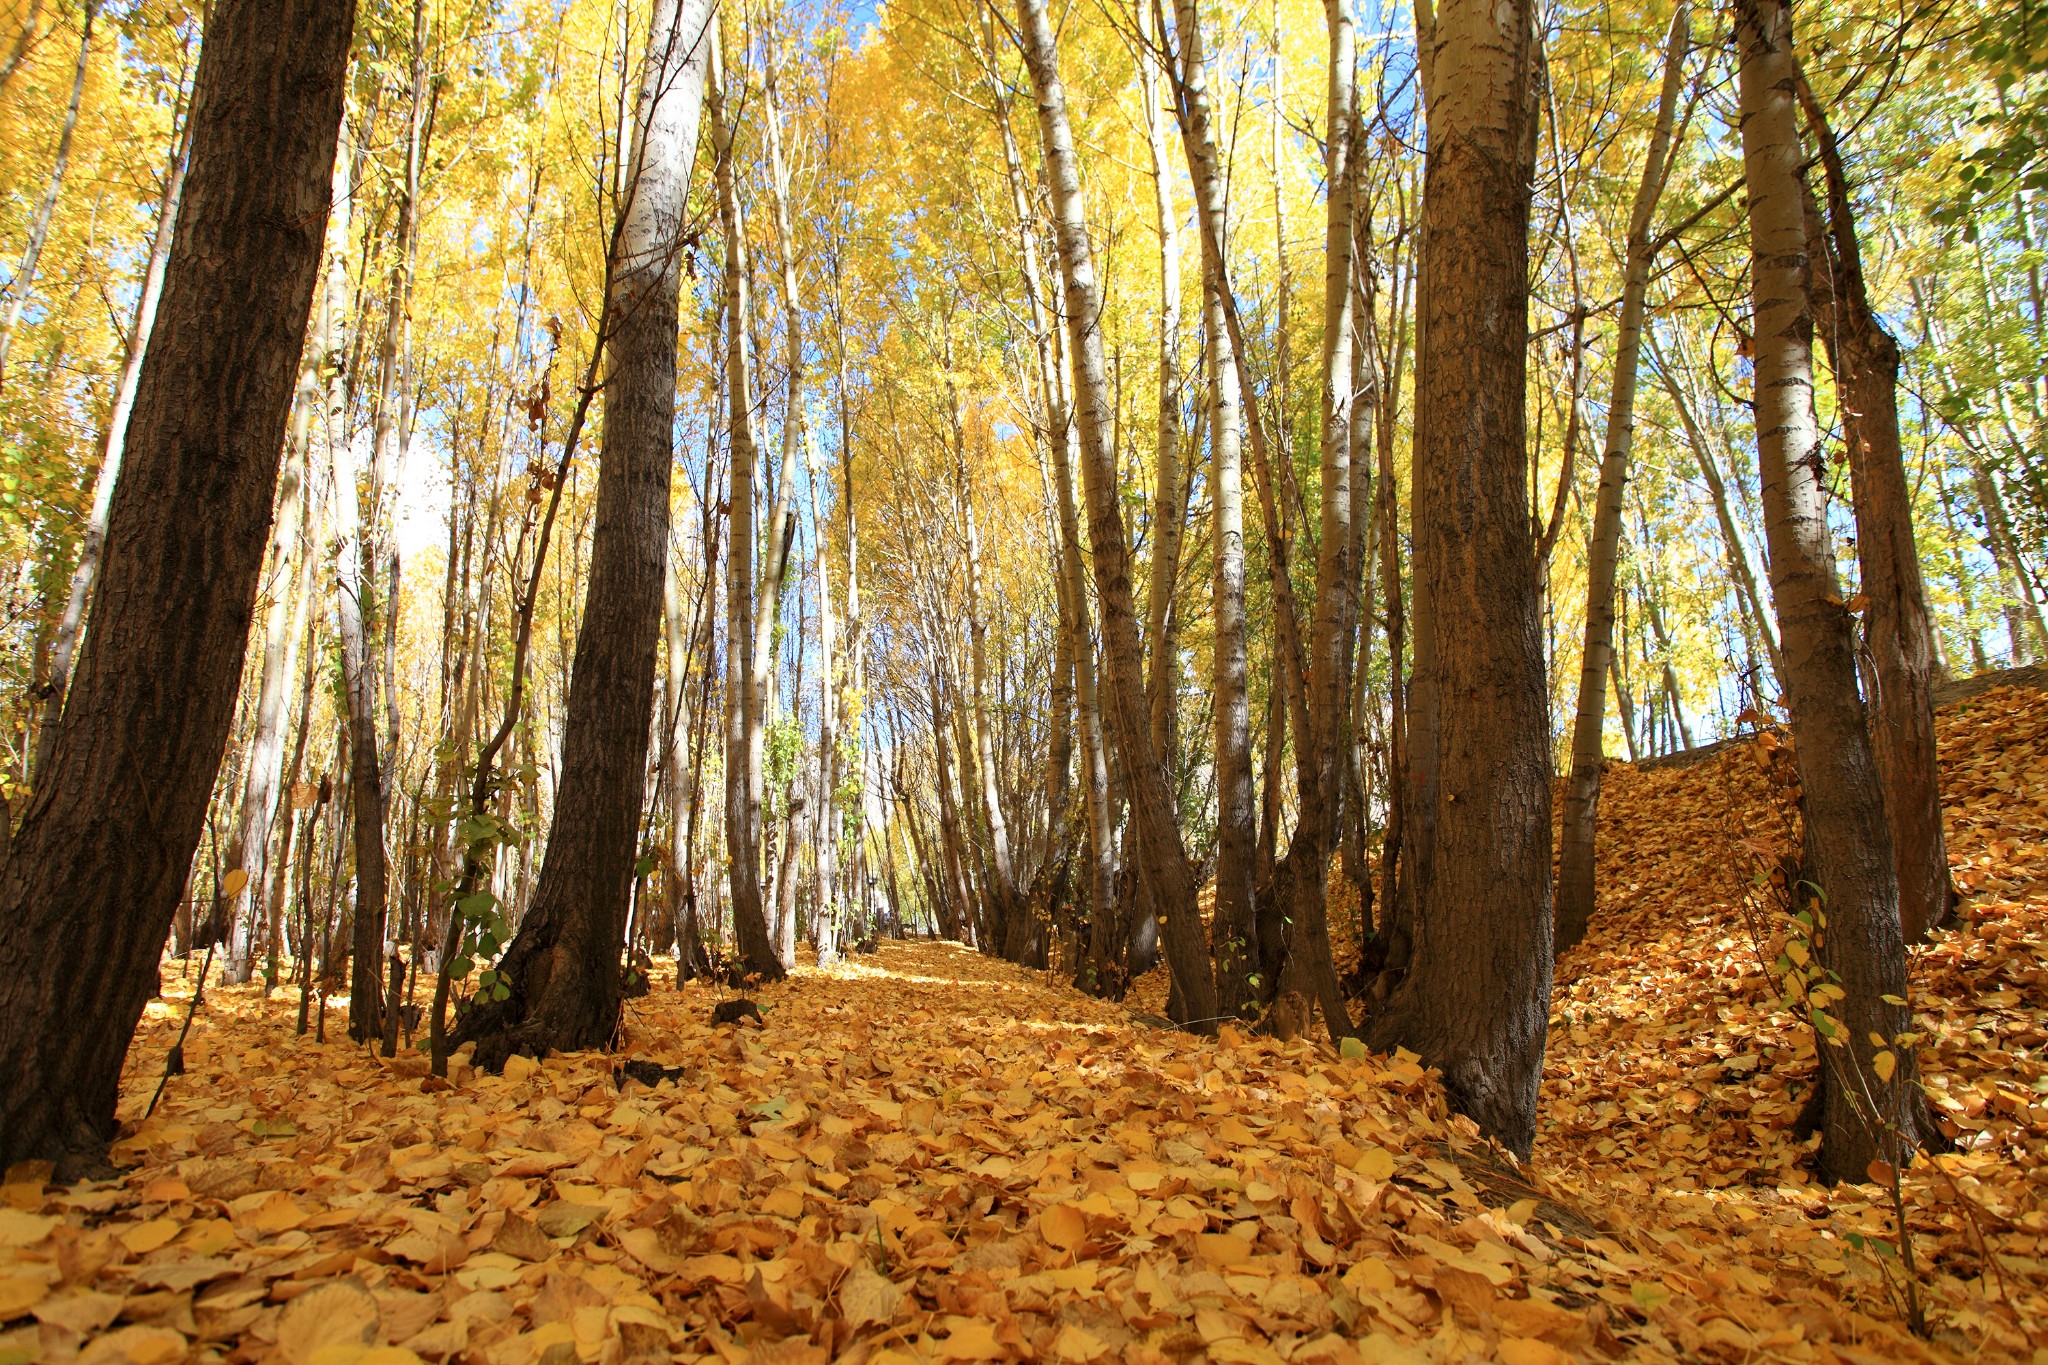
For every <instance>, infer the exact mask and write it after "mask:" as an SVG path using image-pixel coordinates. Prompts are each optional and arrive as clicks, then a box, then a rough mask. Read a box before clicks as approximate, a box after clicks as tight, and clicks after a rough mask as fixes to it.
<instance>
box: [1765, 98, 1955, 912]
mask: <svg viewBox="0 0 2048 1365" xmlns="http://www.w3.org/2000/svg"><path fill="white" fill-rule="evenodd" d="M1800 94H1801V97H1802V100H1803V102H1804V103H1805V106H1806V119H1807V124H1808V126H1809V127H1810V128H1811V129H1812V130H1813V133H1814V139H1815V141H1816V142H1818V143H1819V144H1820V164H1821V168H1822V170H1823V172H1824V173H1825V175H1826V177H1827V215H1826V218H1825V223H1826V227H1825V230H1824V231H1817V229H1819V228H1820V226H1821V223H1822V221H1823V220H1822V218H1821V216H1820V213H1819V211H1818V209H1812V210H1810V213H1811V218H1810V220H1809V222H1808V224H1807V234H1808V238H1809V241H1808V246H1807V249H1808V252H1809V254H1811V255H1812V257H1813V275H1812V278H1813V282H1814V295H1815V306H1814V320H1815V322H1816V323H1817V324H1819V327H1820V330H1821V335H1822V336H1823V337H1824V338H1826V339H1827V343H1828V354H1829V357H1830V360H1831V363H1832V365H1833V367H1834V371H1835V381H1836V383H1837V384H1838V385H1839V386H1840V388H1841V390H1842V393H1843V396H1844V397H1845V398H1846V399H1847V401H1846V402H1844V403H1843V404H1842V405H1841V411H1842V430H1843V435H1844V436H1845V437H1846V439H1847V442H1848V446H1849V473H1850V477H1851V480H1852V482H1853V486H1854V489H1855V502H1856V558H1857V561H1858V563H1859V565H1860V567H1861V570H1862V572H1861V574H1860V575H1859V578H1860V583H1859V586H1860V588H1861V590H1862V593H1863V597H1864V599H1865V601H1866V602H1867V603H1868V605H1867V606H1866V607H1865V614H1864V618H1863V619H1864V628H1863V638H1864V640H1865V641H1866V642H1867V643H1868V645H1869V647H1870V653H1871V656H1872V658H1873V659H1874V660H1875V663H1876V673H1877V684H1878V685H1877V696H1876V697H1875V698H1873V702H1874V706H1875V710H1876V716H1875V721H1876V723H1875V725H1874V726H1873V727H1872V730H1871V739H1872V741H1873V743H1874V745H1875V748H1876V750H1877V766H1878V771H1879V773H1880V775H1881V776H1882V778H1883V781H1884V799H1885V812H1886V817H1887V819H1888V820H1889V821H1890V824H1891V830H1892V853H1893V856H1894V858H1895V859H1896V863H1897V867H1898V876H1899V927H1900V930H1901V931H1902V932H1903V933H1904V934H1905V936H1906V941H1907V942H1908V943H1914V942H1918V941H1919V940H1921V939H1923V938H1925V937H1926V935H1927V931H1928V930H1930V929H1933V928H1935V927H1936V926H1938V925H1941V924H1944V923H1946V922H1947V921H1948V919H1949V917H1950V916H1951V915H1952V914H1953V913H1954V912H1955V899H1956V898H1955V886H1954V884H1953V883H1952V882H1950V880H1949V875H1948V845H1947V841H1946V839H1945V838H1944V837H1943V834H1942V828H1941V767H1940V762H1939V760H1938V757H1937V755H1936V753H1935V743H1934V684H1935V681H1936V671H1937V668H1938V663H1937V660H1936V655H1935V650H1934V627H1933V622H1932V620H1931V618H1930V615H1929V613H1928V610H1927V591H1926V589H1925V587H1924V586H1922V584H1921V581H1920V547H1919V545H1918V543H1917V542H1916V541H1915V540H1914V537H1913V488H1912V484H1911V482H1910V481H1909V480H1908V479H1907V478H1906V462H1905V458H1904V454H1903V452H1902V451H1901V449H1900V446H1899V394H1898V389H1899V344H1898V342H1897V341H1895V340H1893V338H1892V334H1891V333H1890V332H1888V331H1887V330H1885V326H1884V324H1883V323H1882V322H1880V321H1879V320H1878V317H1877V314H1876V313H1875V312H1874V311H1873V310H1872V309H1871V306H1870V296H1869V292H1868V290H1867V288H1866V287H1865V284H1864V279H1863V252H1862V247H1861V244H1860V243H1859V242H1858V241H1857V238H1856V220H1855V217H1854V210H1853V209H1852V208H1851V207H1850V203H1849V181H1848V175H1847V172H1846V171H1845V169H1844V167H1843V165H1842V153H1841V149H1840V147H1838V146H1837V145H1836V143H1835V135H1834V131H1833V129H1831V128H1830V127H1829V126H1828V120H1827V114H1826V112H1825V111H1824V110H1823V109H1822V108H1821V106H1820V102H1819V101H1818V100H1816V99H1814V97H1813V92H1812V91H1811V90H1809V89H1807V88H1806V85H1805V82H1804V79H1803V78H1802V80H1801V83H1800ZM1816 248H1817V249H1816Z"/></svg>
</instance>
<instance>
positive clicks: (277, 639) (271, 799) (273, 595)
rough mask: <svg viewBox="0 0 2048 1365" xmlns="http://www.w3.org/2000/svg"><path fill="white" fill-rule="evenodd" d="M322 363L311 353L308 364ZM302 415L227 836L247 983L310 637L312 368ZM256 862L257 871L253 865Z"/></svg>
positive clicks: (238, 974)
mask: <svg viewBox="0 0 2048 1365" xmlns="http://www.w3.org/2000/svg"><path fill="white" fill-rule="evenodd" d="M315 359H316V353H315V352H314V350H313V349H312V348H311V347H308V348H307V351H306V360H307V361H312V360H315ZM298 394H299V399H298V401H299V403H300V405H301V406H300V414H299V420H298V422H297V423H296V427H297V429H296V431H295V432H294V433H293V439H292V441H291V446H290V450H289V452H288V454H287V456H286V460H285V466H284V472H283V475H282V486H281V487H280V488H279V490H278V499H277V501H278V517H277V526H276V528H275V529H274V530H273V531H272V533H271V544H272V547H273V548H272V553H271V572H270V580H271V581H270V602H269V604H268V606H267V607H266V608H265V610H264V620H263V673H262V678H261V680H260V681H259V682H258V684H257V694H256V714H255V721H254V725H253V727H252V729H251V731H250V735H249V757H248V765H247V768H246V770H245V771H244V772H243V775H242V803H241V810H240V812H239V813H238V815H237V817H236V820H235V828H234V832H233V834H232V835H231V836H230V837H229V839H228V847H227V852H226V854H225V855H224V859H223V862H222V866H224V867H230V868H240V869H242V871H243V872H245V873H247V874H248V882H247V884H246V885H245V886H244V887H243V888H242V891H241V893H240V894H239V895H237V896H234V897H233V898H231V899H230V901H229V903H228V914H229V916H230V923H231V925H232V926H233V927H232V928H231V929H230V931H229V935H228V957H227V963H226V979H227V981H228V983H229V984H230V985H236V986H239V985H241V984H243V983H244V982H246V981H248V979H249V975H250V972H251V970H252V964H253V962H254V960H255V956H256V949H257V945H258V941H259V939H260V937H261V928H262V918H261V912H262V910H263V908H264V906H265V905H266V904H267V902H268V896H267V891H268V888H269V884H270V871H269V861H270V858H269V853H270V825H271V821H272V820H273V819H274V818H275V816H276V814H277V803H278V795H279V792H278V779H279V777H280V776H281V774H282V769H283V766H284V725H285V698H286V694H287V692H288V691H289V689H290V687H291V683H292V678H293V676H294V675H295V674H296V672H297V670H298V651H297V649H296V648H295V646H296V645H297V644H298V642H299V637H300V636H301V635H303V634H304V633H305V612H306V607H305V602H304V598H305V596H306V595H307V594H305V593H302V592H300V591H299V588H300V583H299V578H300V574H299V564H300V562H301V560H302V559H310V558H311V556H310V554H309V553H308V551H309V550H310V548H311V539H312V533H311V527H312V516H311V511H312V507H311V503H312V482H313V481H312V469H311V463H312V462H311V459H310V452H309V450H308V445H309V441H308V437H309V435H310V430H309V428H310V421H309V420H308V419H309V418H310V416H311V413H310V410H309V409H310V407H311V405H312V404H314V403H317V402H318V401H319V381H318V378H317V376H316V375H315V374H314V373H313V370H312V366H311V365H310V364H308V363H306V362H305V361H302V362H301V364H300V369H299V386H298ZM252 861H253V863H254V866H253V867H252V866H251V862H252Z"/></svg>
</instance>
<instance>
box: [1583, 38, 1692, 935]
mask: <svg viewBox="0 0 2048 1365" xmlns="http://www.w3.org/2000/svg"><path fill="white" fill-rule="evenodd" d="M1691 25H1692V11H1691V8H1690V6H1689V5H1688V4H1687V3H1686V2H1685V0H1679V5H1678V8H1677V10H1676V11H1674V12H1673V14H1672V16H1671V28H1670V32H1669V35H1668V36H1667V37H1666V38H1665V42H1664V84H1663V87H1662V89H1661V90H1660V91H1659V92H1658V95H1657V122H1656V126H1655V127H1654V128H1652V129H1651V132H1650V145H1649V149H1648V150H1647V151H1646V152H1645V153H1644V155H1643V176H1642V179H1641V180H1640V181H1639V182H1637V185H1636V197H1635V203H1634V205H1633V206H1632V207H1631V208H1630V209H1629V215H1628V247H1627V259H1628V265H1627V268H1626V270H1625V272H1624V274H1623V276H1622V285H1621V322H1620V327H1619V334H1618V336H1617V337H1616V340H1615V346H1614V391H1613V396H1612V397H1611V398H1610V399H1609V400H1608V404H1607V437H1606V443H1605V449H1604V450H1603V451H1602V452H1601V457H1600V491H1599V493H1598V494H1597V495H1596V496H1595V498H1594V500H1593V536H1592V543H1591V544H1590V545H1588V546H1587V549H1586V641H1585V646H1584V648H1583V650H1582V652H1581V654H1580V662H1579V704H1578V709H1577V711H1576V713H1575V714H1574V716H1573V718H1572V770H1571V777H1570V778H1569V779H1568V780H1567V781H1566V783H1565V792H1564V827H1563V835H1562V839H1563V845H1564V846H1563V848H1562V849H1561V850H1560V852H1559V857H1558V869H1557V937H1556V948H1557V951H1559V952H1563V951H1564V950H1565V949H1567V948H1569V947H1571V946H1572V945H1573V944H1575V943H1577V942H1578V941H1579V940H1580V939H1582V938H1584V937H1585V936H1586V925H1587V923H1588V922H1589V921H1590V920H1591V919H1592V917H1593V844H1594V831H1595V829H1596V826H1597V822H1598V820H1599V814H1600V771H1601V767H1602V765H1603V764H1604V763H1605V762H1606V757H1607V751H1606V748H1605V747H1604V745H1603V743H1602V737H1603V735H1604V733H1605V731H1606V729H1607V670H1608V669H1609V668H1611V667H1613V664H1614V577H1615V570H1616V569H1617V567H1618V566H1619V565H1620V562H1621V507H1622V494H1623V492H1624V491H1625V489H1626V487H1627V484H1628V460H1629V453H1630V452H1631V450H1633V449H1634V446H1635V421H1636V413H1635V409H1636V371H1637V362H1638V359H1639V358H1640V356H1641V354H1642V343H1643V309H1644V303H1645V299H1646V296H1647V294H1648V293H1649V286H1650V266H1651V264H1652V262H1653V261H1654V259H1655V257H1656V245H1655V244H1654V243H1653V242H1652V241H1651V239H1650V220H1651V219H1652V218H1653V217H1654V216H1655V215H1656V212H1657V200H1658V199H1659V198H1660V197H1662V195H1663V193H1664V181H1665V169H1666V166H1667V164H1668V161H1669V158H1670V154H1671V132H1672V128H1673V126H1674V125H1675V124H1676V122H1677V119H1678V92H1679V88H1680V86H1681V85H1682V83H1683V82H1684V79H1685V54H1686V51H1687V49H1688V48H1689V47H1690V46H1691V42H1692V29H1691Z"/></svg>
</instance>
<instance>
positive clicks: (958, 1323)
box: [939, 1317, 1009, 1360]
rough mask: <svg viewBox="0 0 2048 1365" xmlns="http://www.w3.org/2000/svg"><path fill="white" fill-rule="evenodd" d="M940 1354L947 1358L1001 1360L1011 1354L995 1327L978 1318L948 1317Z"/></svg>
mask: <svg viewBox="0 0 2048 1365" xmlns="http://www.w3.org/2000/svg"><path fill="white" fill-rule="evenodd" d="M946 1331H947V1336H946V1339H945V1340H944V1341H942V1342H940V1343H939V1354H940V1355H941V1356H943V1357H945V1358H946V1359H947V1360H1000V1359H1003V1358H1004V1357H1006V1356H1008V1355H1009V1352H1008V1351H1006V1350H1004V1349H1003V1344H1002V1343H1001V1342H999V1341H997V1340H996V1333H995V1329H994V1328H992V1327H990V1326H989V1325H988V1324H987V1323H985V1322H983V1321H981V1320H980V1319H978V1318H963V1317H948V1318H947V1319H946Z"/></svg>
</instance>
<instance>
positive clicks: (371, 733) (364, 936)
mask: <svg viewBox="0 0 2048 1365" xmlns="http://www.w3.org/2000/svg"><path fill="white" fill-rule="evenodd" d="M346 414H347V409H346V408H345V407H344V408H343V409H342V410H341V411H340V412H339V413H330V414H329V420H330V421H344V422H345V420H346ZM330 455H331V458H332V461H333V464H332V468H333V474H334V490H333V495H332V496H333V507H334V532H335V540H336V545H337V553H336V555H335V561H334V577H335V585H336V593H335V614H334V619H335V627H336V631H337V633H338V634H339V635H340V637H341V672H342V690H343V692H344V695H345V698H346V705H347V709H348V740H349V794H350V799H351V801H352V802H353V803H354V817H355V818H354V824H355V853H356V913H355V936H354V962H353V965H352V968H351V975H350V977H349V1020H348V1030H349V1037H351V1038H353V1039H355V1040H356V1041H357V1042H366V1041H369V1040H371V1039H381V1038H382V1037H383V1036H384V1027H383V1006H382V999H383V974H382V971H381V966H382V961H383V951H384V919H385V908H386V907H385V901H386V893H387V886H386V881H387V868H386V858H385V849H384V790H383V777H382V775H381V773H380V771H379V764H378V760H377V742H378V738H379V736H378V733H377V660H376V653H375V638H376V636H375V628H374V625H373V618H374V612H375V607H374V605H373V604H374V601H375V594H376V578H375V568H374V566H373V565H372V564H371V563H370V562H369V558H368V556H367V555H366V554H365V553H364V550H365V545H364V540H365V536H364V533H363V514H362V501H361V494H360V492H359V491H358V487H357V482H358V481H357V470H356V450H355V443H354V442H353V441H352V440H350V439H349V436H348V434H347V432H346V430H345V429H344V430H343V431H342V432H341V433H340V434H339V437H338V439H333V440H332V445H331V447H330Z"/></svg>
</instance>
